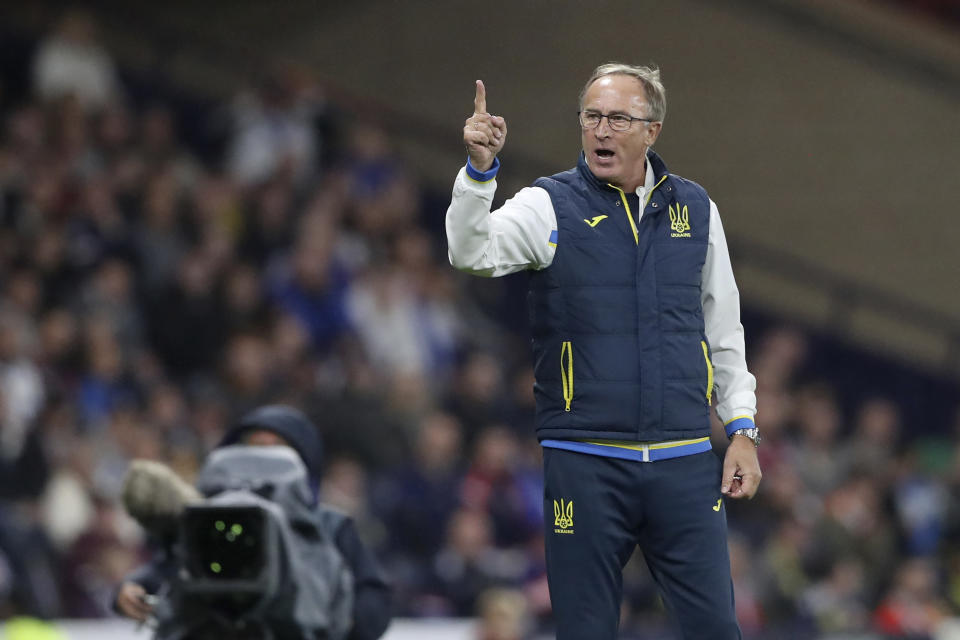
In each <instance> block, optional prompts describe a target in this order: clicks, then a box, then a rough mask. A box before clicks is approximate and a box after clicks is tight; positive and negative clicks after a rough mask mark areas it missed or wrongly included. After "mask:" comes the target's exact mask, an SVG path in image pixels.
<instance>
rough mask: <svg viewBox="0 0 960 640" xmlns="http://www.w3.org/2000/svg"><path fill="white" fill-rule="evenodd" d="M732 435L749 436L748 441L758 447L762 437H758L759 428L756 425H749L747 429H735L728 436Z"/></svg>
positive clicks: (731, 436)
mask: <svg viewBox="0 0 960 640" xmlns="http://www.w3.org/2000/svg"><path fill="white" fill-rule="evenodd" d="M733 436H744V437H747V438H750V441H751V442H753V446H755V447H759V446H760V441H761V440H762V439H763V438H761V437H760V429H757V428H756V427H750V428H749V429H737V430H736V431H734V432H733V433H731V434H730V438H731V439H733Z"/></svg>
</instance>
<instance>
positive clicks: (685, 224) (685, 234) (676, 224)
mask: <svg viewBox="0 0 960 640" xmlns="http://www.w3.org/2000/svg"><path fill="white" fill-rule="evenodd" d="M670 229H671V230H673V233H671V234H670V237H671V238H689V237H690V212H689V211H688V210H687V205H683V208H681V207H680V203H679V202H678V203H677V206H676V208H674V206H673V205H670Z"/></svg>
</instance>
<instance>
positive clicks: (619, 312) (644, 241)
mask: <svg viewBox="0 0 960 640" xmlns="http://www.w3.org/2000/svg"><path fill="white" fill-rule="evenodd" d="M648 154H649V157H650V162H651V165H652V167H653V171H654V175H655V183H656V185H657V186H656V188H655V189H654V190H653V192H652V194H648V201H647V203H646V206H645V208H644V214H643V217H642V218H641V219H640V221H639V222H638V221H637V214H638V212H639V211H640V206H641V204H640V202H639V198H638V197H637V195H636V193H623V192H621V191H620V190H619V189H617V188H615V187H613V186H611V185H608V184H605V183H602V182H600V181H599V180H597V178H596V177H595V176H594V175H593V174H592V173H591V172H590V170H589V168H588V167H587V164H586V161H585V159H584V157H583V154H581V155H580V161H579V163H578V164H577V167H576V168H575V169H571V170H569V171H565V172H563V173H558V174H556V175H554V176H551V177H549V178H540V179H538V180H537V181H536V182H534V185H535V186H537V187H542V188H543V189H545V190H546V191H547V193H549V194H550V199H551V201H552V202H553V208H554V210H555V211H556V214H557V237H556V238H555V241H556V245H557V249H556V255H555V256H554V258H553V263H552V264H551V265H550V267H548V268H547V269H543V270H542V271H535V272H531V277H530V293H529V296H528V302H529V311H530V325H531V330H532V335H533V354H534V361H535V363H534V372H535V375H536V384H535V385H534V392H535V395H536V402H537V410H536V420H535V422H536V428H537V437H538V438H539V439H541V440H542V439H545V438H560V439H572V438H598V439H601V438H602V439H619V440H639V441H644V440H648V441H649V440H671V439H680V438H693V437H701V436H705V435H709V433H710V420H709V413H708V412H709V406H710V397H711V393H712V387H713V368H712V365H711V364H710V351H709V345H708V344H707V340H706V336H705V334H704V324H703V309H702V307H701V304H700V281H701V272H702V270H703V264H704V260H705V258H706V251H707V240H708V238H709V234H710V201H709V198H708V197H707V193H706V191H704V189H703V188H702V187H701V186H700V185H698V184H696V183H694V182H690V181H689V180H684V179H683V178H681V177H679V176H676V175H670V174H669V173H668V172H667V167H666V165H665V164H664V163H663V161H662V160H661V159H660V157H659V156H658V155H656V154H655V153H653V152H652V151H650V152H648ZM631 215H632V218H633V219H632V224H631V219H630V216H631Z"/></svg>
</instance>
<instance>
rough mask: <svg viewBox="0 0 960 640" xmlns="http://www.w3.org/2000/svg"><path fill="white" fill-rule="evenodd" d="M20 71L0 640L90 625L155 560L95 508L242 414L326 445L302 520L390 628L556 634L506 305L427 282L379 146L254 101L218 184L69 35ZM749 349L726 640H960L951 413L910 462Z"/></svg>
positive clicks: (136, 535)
mask: <svg viewBox="0 0 960 640" xmlns="http://www.w3.org/2000/svg"><path fill="white" fill-rule="evenodd" d="M33 61H34V65H33V67H32V88H31V91H30V92H29V94H24V95H10V94H9V93H8V94H3V95H2V98H3V99H2V104H3V105H4V106H3V111H2V112H0V127H2V129H0V131H2V134H0V223H2V232H0V619H2V618H4V617H7V616H11V615H14V614H28V615H33V616H38V617H41V618H53V617H71V618H76V617H101V616H107V615H111V612H110V603H109V602H108V600H109V597H110V594H111V592H112V590H113V588H114V587H115V585H116V584H117V582H118V581H119V580H120V579H121V578H122V577H123V575H124V574H125V573H126V572H127V571H128V570H130V569H131V568H132V567H134V566H135V565H136V564H138V563H139V562H141V561H142V560H143V559H144V557H145V553H147V550H146V549H145V548H144V543H143V537H142V533H141V532H140V531H139V530H138V529H137V527H136V525H134V524H132V522H131V521H130V520H129V519H128V518H127V517H126V516H125V515H124V513H123V511H122V509H121V508H120V507H119V505H118V494H119V490H120V486H121V482H122V479H123V476H124V473H125V470H126V467H127V465H128V463H129V461H130V460H131V459H133V458H137V457H147V458H153V459H157V460H161V461H164V462H166V463H168V464H170V465H171V466H172V467H173V468H175V469H176V470H177V471H179V472H180V473H181V474H182V475H183V476H184V477H187V478H189V477H190V476H191V475H192V474H193V473H194V472H195V470H196V469H197V466H198V463H199V461H200V460H201V459H202V457H203V455H204V454H205V453H206V452H207V451H208V450H209V449H210V448H211V447H212V446H213V445H214V444H215V443H216V442H217V441H218V440H219V438H220V436H221V435H222V433H223V432H224V430H225V428H226V427H227V426H228V425H229V424H231V421H232V420H234V419H235V418H236V417H237V416H238V415H240V414H241V413H244V412H246V411H247V410H249V409H250V408H252V407H254V406H257V405H260V404H263V403H265V402H286V403H290V404H293V405H296V406H299V407H301V408H303V409H304V410H305V411H306V412H307V413H309V414H310V415H311V416H312V417H313V418H314V419H315V421H316V422H317V423H318V424H320V425H321V428H322V429H323V431H324V433H323V435H324V439H325V443H326V448H327V452H328V455H327V461H326V470H325V477H324V482H323V485H322V492H323V497H324V500H325V501H327V502H329V503H331V504H333V505H335V506H337V507H339V508H341V509H343V510H345V511H347V512H349V513H350V514H351V515H352V516H353V517H354V519H355V520H356V522H357V524H358V526H359V528H360V531H361V535H362V537H364V539H365V540H366V541H367V542H368V543H369V544H371V545H372V546H373V547H374V548H375V549H376V550H377V551H378V553H379V555H380V557H381V559H382V561H383V563H384V564H385V566H386V567H387V568H388V570H389V572H390V574H391V576H392V579H393V581H394V587H395V607H396V613H397V614H398V615H401V616H412V617H426V616H471V615H476V614H478V612H482V613H483V614H484V615H485V616H488V617H489V618H490V619H492V620H495V621H497V622H495V623H491V624H490V625H489V629H490V630H489V632H488V633H487V635H486V636H485V637H486V638H488V639H489V640H495V639H497V640H509V639H510V638H525V637H534V636H535V635H536V634H538V633H543V632H546V631H548V630H549V596H548V593H547V587H546V579H545V574H544V567H543V560H542V555H543V551H542V550H543V540H542V516H541V514H542V508H543V504H542V481H541V479H540V472H539V466H538V465H539V464H540V459H539V447H538V445H537V443H536V442H535V439H534V437H533V434H532V432H531V427H530V421H531V416H532V402H533V397H532V379H533V376H532V370H531V367H530V363H529V362H528V358H527V355H526V349H525V348H523V345H520V347H519V348H518V344H519V343H520V342H522V337H517V336H511V335H510V332H509V331H506V330H505V329H503V328H502V327H501V325H500V324H499V323H500V318H499V317H498V316H497V314H496V313H495V312H491V311H490V310H491V309H495V307H496V303H495V302H494V303H493V304H487V305H483V304H482V303H478V302H477V300H478V299H480V300H483V299H485V298H486V299H490V298H493V299H496V297H497V295H498V294H497V293H496V289H494V287H498V286H502V285H494V284H489V283H481V284H479V285H476V284H472V283H468V282H467V279H466V278H462V277H461V276H459V275H458V274H457V273H456V272H455V271H454V270H453V269H452V268H450V266H449V264H448V263H447V261H446V255H445V247H444V245H443V241H442V236H441V235H440V233H441V232H442V230H441V229H440V228H439V225H438V223H437V221H438V220H439V219H441V218H442V209H441V210H440V211H439V216H440V217H439V218H438V217H437V212H436V211H433V210H431V208H430V207H429V206H428V205H426V204H425V203H428V202H429V201H430V198H429V197H428V195H427V194H426V193H425V189H426V188H425V186H424V184H423V182H422V179H421V178H420V177H418V176H417V175H416V174H415V173H414V172H413V171H412V170H411V168H410V167H409V166H406V165H404V163H403V162H402V161H401V160H400V159H399V158H398V157H397V156H396V155H394V153H393V152H392V150H391V139H390V138H389V136H388V135H387V134H386V133H385V132H384V131H383V130H382V129H380V128H378V127H377V126H376V125H375V124H373V123H369V122H359V121H353V122H351V121H349V119H344V120H343V121H341V122H340V123H338V125H337V128H336V134H337V135H338V136H339V140H340V143H339V144H338V145H337V147H336V150H335V152H333V151H332V149H333V145H332V139H331V137H330V130H331V128H330V126H329V125H330V123H329V122H328V121H326V120H325V114H326V113H327V112H328V107H329V105H327V104H326V103H325V102H324V100H323V97H322V92H321V91H320V90H319V89H318V88H317V86H316V84H315V83H314V82H313V81H312V80H311V79H310V78H309V76H308V75H304V74H294V73H284V74H277V75H276V76H275V77H273V78H271V79H270V81H269V82H266V83H264V84H263V85H262V86H260V87H258V88H257V90H255V91H251V90H245V91H241V92H239V93H238V95H237V96H236V98H235V99H234V100H233V101H232V103H231V104H229V105H222V107H223V108H224V109H225V110H227V112H228V113H230V114H231V124H232V126H231V129H230V131H231V134H230V138H229V144H227V145H226V146H225V149H224V153H223V154H222V156H221V157H220V158H218V159H217V161H215V162H210V161H208V160H201V159H200V157H199V155H198V154H197V153H195V151H194V150H192V149H191V148H188V145H187V144H186V142H185V138H184V137H183V136H182V135H181V134H180V133H179V132H178V129H179V125H180V123H178V121H177V119H176V116H175V112H174V111H173V110H172V109H170V108H169V106H167V105H164V104H163V103H162V102H157V101H153V102H151V103H149V104H138V103H136V102H135V101H133V100H130V99H128V98H127V97H126V95H125V88H124V86H123V84H122V82H121V81H120V80H119V77H120V76H119V74H118V72H117V68H116V63H115V62H114V61H113V59H112V58H111V56H110V54H109V52H108V51H106V50H105V48H104V47H103V46H102V45H101V44H99V41H98V39H97V37H96V30H95V24H94V23H93V22H92V20H91V19H90V17H89V16H86V15H84V14H79V13H74V14H69V15H68V16H66V17H65V18H64V19H63V21H62V22H60V23H59V25H58V26H57V27H56V28H55V29H54V30H52V31H51V32H50V33H49V34H48V35H47V37H46V38H45V39H44V40H42V41H41V42H38V43H37V44H36V49H35V54H34V57H33ZM2 86H3V84H2V80H0V87H2ZM0 91H2V88H0ZM451 144H456V137H455V136H454V137H452V138H451ZM456 169H457V168H456V167H451V174H450V178H451V179H452V176H453V175H454V174H455V172H456ZM443 196H444V194H440V200H442V197H443ZM747 329H748V331H747V336H748V341H749V342H748V360H749V362H750V364H751V368H752V370H753V371H754V373H755V374H756V377H757V380H758V382H759V388H758V397H759V408H760V414H759V419H758V424H759V425H760V426H761V428H762V430H763V435H764V438H765V440H764V442H763V444H762V446H761V448H760V456H761V463H762V465H763V469H764V484H763V486H762V488H761V491H760V494H759V495H758V497H757V498H756V499H755V500H753V501H752V502H751V503H749V504H736V505H734V504H731V505H730V523H731V531H732V536H731V557H732V565H733V574H734V575H733V577H734V581H735V586H736V598H737V602H736V604H737V611H738V616H739V619H740V623H741V627H742V628H743V630H744V633H745V635H746V636H747V637H749V638H772V637H777V638H812V637H829V636H831V635H835V636H836V637H840V636H841V635H842V636H843V637H863V638H872V637H878V638H879V637H897V638H902V637H909V638H917V639H920V638H933V637H938V638H943V637H958V636H945V635H942V634H944V633H946V631H944V629H948V628H949V626H950V625H951V624H953V623H951V622H950V620H951V618H952V617H953V616H955V615H956V614H957V612H958V611H960V546H958V542H957V541H958V540H960V537H958V535H957V534H958V533H960V455H958V453H960V448H958V441H960V440H958V436H960V414H958V420H957V422H956V424H953V425H950V424H943V425H940V426H939V428H938V429H937V430H936V431H935V432H934V435H933V436H932V437H928V438H926V439H924V440H916V439H913V438H911V437H909V436H910V435H911V434H910V433H909V432H908V429H909V423H910V420H909V416H905V415H903V413H902V411H901V409H900V407H898V405H897V404H896V403H895V402H894V401H893V400H892V399H890V398H888V397H884V396H882V395H880V396H873V397H868V398H866V399H865V400H863V401H858V403H857V406H855V407H852V408H851V407H850V406H849V404H850V402H849V399H845V398H842V397H840V395H839V391H838V388H837V386H836V385H835V384H834V382H833V381H832V380H831V379H830V377H829V376H828V375H826V376H822V377H817V378H813V379H811V378H810V377H809V376H807V375H805V371H806V369H805V363H806V362H807V361H808V359H809V358H810V355H811V354H810V350H811V348H812V347H811V342H810V340H809V339H808V337H807V336H806V335H804V333H802V332H800V331H798V330H796V329H790V328H783V327H777V326H771V327H768V328H767V329H766V330H765V331H763V332H760V331H758V330H751V329H752V327H750V326H748V327H747ZM505 336H506V337H505ZM717 444H718V445H720V446H722V442H720V441H718V443H717ZM625 590H626V593H627V596H628V597H627V602H626V604H625V608H624V613H623V620H624V622H623V626H624V630H625V637H633V638H640V639H645V638H649V639H652V638H662V637H669V636H668V632H667V631H666V627H665V626H664V624H663V622H662V620H663V611H662V605H661V604H660V603H659V602H658V600H657V596H656V591H655V588H654V584H653V582H652V578H651V577H650V576H649V574H648V573H647V572H646V570H645V568H644V566H643V562H642V559H635V561H632V562H631V564H630V565H629V567H628V573H627V579H626V589H625ZM936 633H938V634H941V635H937V636H935V635H934V634H936ZM954 633H956V630H954Z"/></svg>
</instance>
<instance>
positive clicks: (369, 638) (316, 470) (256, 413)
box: [114, 405, 390, 640]
mask: <svg viewBox="0 0 960 640" xmlns="http://www.w3.org/2000/svg"><path fill="white" fill-rule="evenodd" d="M232 444H246V445H251V446H276V445H283V446H288V447H291V448H293V449H294V450H295V451H296V452H297V453H298V454H299V456H300V458H301V459H302V460H303V463H304V465H306V467H307V471H308V472H309V473H310V478H311V483H312V488H313V490H314V496H316V495H318V493H317V492H318V490H319V483H320V476H321V473H322V459H323V445H322V442H321V439H320V433H319V431H318V430H317V427H316V426H315V425H314V424H313V423H312V422H311V421H310V419H309V418H307V416H306V415H304V414H303V413H302V412H300V411H298V410H296V409H293V408H291V407H287V406H282V405H268V406H263V407H260V408H258V409H255V410H253V411H251V412H250V413H248V414H247V415H246V416H244V417H243V418H242V419H241V420H240V422H239V423H238V424H237V425H236V426H235V427H234V428H233V429H231V430H230V431H228V432H227V434H226V435H225V436H224V438H223V440H222V441H221V443H220V445H219V446H221V447H225V446H227V445H232ZM317 508H318V509H321V510H323V512H324V515H325V517H327V518H328V520H327V521H328V522H332V526H331V529H332V530H333V531H335V534H334V540H335V542H336V545H337V548H338V549H339V550H340V553H342V554H343V557H344V559H345V560H346V562H347V564H348V565H349V566H350V569H351V571H352V573H353V581H354V603H353V628H352V630H351V631H350V635H349V636H347V640H375V639H376V638H379V637H380V636H381V635H383V632H384V631H385V630H386V628H387V625H388V624H389V622H390V590H389V587H388V585H387V582H386V579H385V577H384V575H383V572H382V570H381V569H380V567H379V565H378V563H377V561H376V559H375V558H374V556H373V554H372V553H371V552H370V551H369V550H368V549H367V548H366V547H365V546H364V544H363V542H361V540H360V537H359V535H358V534H357V529H356V527H355V526H354V524H353V521H352V520H351V519H350V518H349V517H347V516H346V515H343V514H340V513H338V512H334V511H332V510H330V509H326V508H324V507H323V506H322V505H319V504H318V505H317ZM168 558H169V552H167V553H166V555H163V554H162V555H161V556H160V557H158V559H157V560H156V561H155V562H153V563H151V564H148V565H146V566H145V567H142V568H141V569H139V570H137V571H136V572H134V574H133V575H131V576H128V578H127V579H126V580H125V581H124V583H123V584H122V585H121V586H120V589H119V590H118V592H117V596H116V599H115V602H114V605H115V608H116V609H117V611H119V612H120V613H122V614H123V615H125V616H127V617H129V618H133V619H135V620H139V621H141V622H142V621H144V620H146V619H147V618H148V617H149V616H150V614H151V613H152V606H151V604H150V603H149V598H148V597H147V594H148V593H156V591H157V590H158V589H159V587H160V586H161V584H162V583H163V582H164V581H165V578H166V577H168V576H169V571H170V568H171V567H172V564H171V562H170V561H169V560H168Z"/></svg>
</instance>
